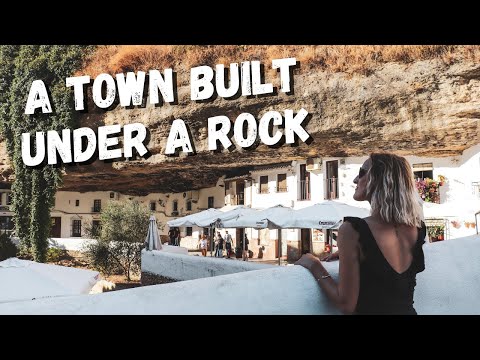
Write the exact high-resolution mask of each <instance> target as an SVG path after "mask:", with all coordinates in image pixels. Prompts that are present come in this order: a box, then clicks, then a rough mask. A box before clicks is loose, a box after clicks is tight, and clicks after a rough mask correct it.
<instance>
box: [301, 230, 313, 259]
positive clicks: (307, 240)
mask: <svg viewBox="0 0 480 360" xmlns="http://www.w3.org/2000/svg"><path fill="white" fill-rule="evenodd" d="M300 239H301V246H302V248H301V253H302V255H303V254H307V253H309V252H311V247H310V244H311V242H312V234H311V232H310V229H301V233H300Z"/></svg>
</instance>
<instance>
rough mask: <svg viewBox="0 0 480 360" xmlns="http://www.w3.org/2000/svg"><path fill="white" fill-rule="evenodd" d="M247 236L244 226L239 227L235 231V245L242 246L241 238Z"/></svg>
mask: <svg viewBox="0 0 480 360" xmlns="http://www.w3.org/2000/svg"><path fill="white" fill-rule="evenodd" d="M244 236H245V229H244V228H241V229H240V228H237V231H236V233H235V247H240V240H241V239H243V237H244Z"/></svg>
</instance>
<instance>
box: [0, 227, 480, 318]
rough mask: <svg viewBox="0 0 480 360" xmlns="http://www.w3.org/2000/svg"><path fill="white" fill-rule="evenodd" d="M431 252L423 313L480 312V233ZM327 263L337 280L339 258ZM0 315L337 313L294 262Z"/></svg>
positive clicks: (420, 294)
mask: <svg viewBox="0 0 480 360" xmlns="http://www.w3.org/2000/svg"><path fill="white" fill-rule="evenodd" d="M424 250H425V262H426V270H425V271H424V272H422V273H420V274H418V276H417V286H416V290H415V296H414V300H415V304H414V306H415V308H416V310H417V312H418V313H419V314H420V315H422V314H438V315H454V314H476V315H480V302H479V301H478V299H479V298H480V282H479V280H478V274H480V262H479V261H477V256H476V254H479V253H480V237H479V236H475V237H470V238H464V239H457V240H456V242H455V243H454V242H453V241H451V242H443V243H441V242H440V243H434V244H427V245H426V246H425V247H424ZM178 256H179V257H180V256H181V255H178ZM181 257H182V258H185V256H181ZM217 260H220V259H217ZM220 261H221V260H220ZM224 261H228V260H224ZM177 265H181V266H184V265H183V264H181V263H177V262H175V266H177ZM325 267H326V268H327V270H328V271H329V272H330V273H331V274H332V276H333V277H334V278H337V275H338V262H331V263H325ZM208 276H209V275H208ZM224 304H228V306H225V305H224ZM0 314H12V315H13V314H225V315H232V314H257V315H270V314H271V315H273V314H278V315H280V314H281V315H286V314H320V315H330V314H338V311H337V310H336V309H335V308H334V307H333V305H332V304H331V303H330V302H329V301H328V300H327V298H326V296H325V294H324V293H323V292H322V291H321V289H320V287H319V286H318V284H317V282H316V280H315V279H314V278H313V276H312V275H311V274H310V273H309V272H308V271H307V270H306V269H304V268H302V267H300V266H287V267H272V268H267V269H265V270H256V271H244V272H240V273H235V274H231V275H222V276H215V277H207V278H202V279H197V280H190V281H181V282H176V283H170V284H163V285H154V286H145V287H140V288H135V289H129V290H122V291H114V292H109V293H103V294H96V295H80V296H69V297H61V298H48V299H39V300H34V301H22V302H12V303H4V304H0Z"/></svg>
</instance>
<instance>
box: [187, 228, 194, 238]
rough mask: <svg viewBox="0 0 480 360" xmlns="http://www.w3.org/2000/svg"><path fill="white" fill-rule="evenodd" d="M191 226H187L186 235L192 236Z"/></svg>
mask: <svg viewBox="0 0 480 360" xmlns="http://www.w3.org/2000/svg"><path fill="white" fill-rule="evenodd" d="M192 229H193V228H192V227H191V226H188V227H187V236H192Z"/></svg>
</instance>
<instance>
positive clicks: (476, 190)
mask: <svg viewBox="0 0 480 360" xmlns="http://www.w3.org/2000/svg"><path fill="white" fill-rule="evenodd" d="M472 194H473V195H474V196H475V197H476V198H477V199H480V182H478V181H477V182H472Z"/></svg>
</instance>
